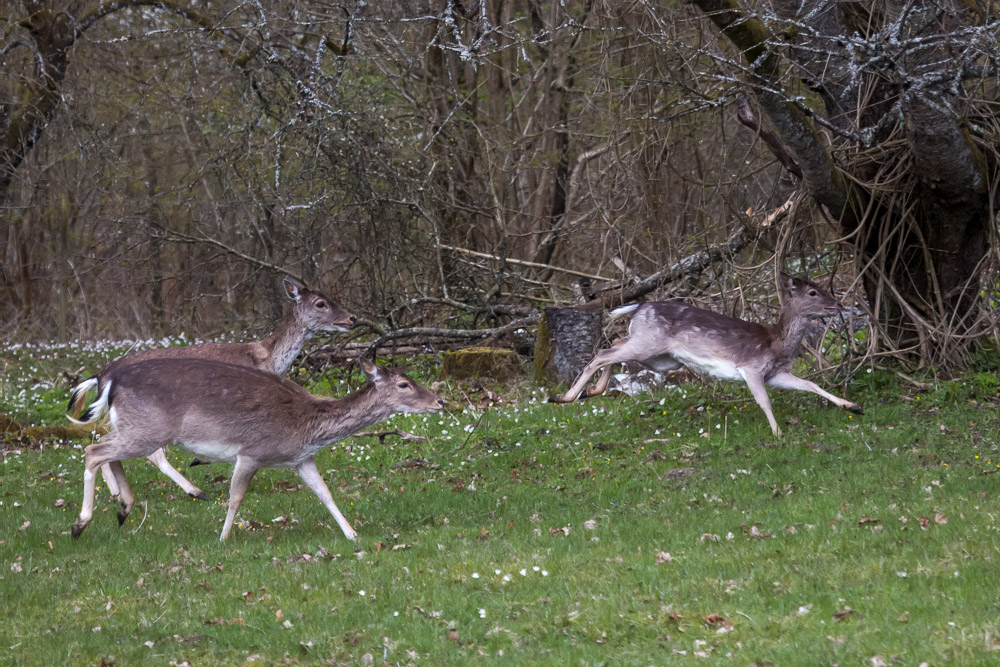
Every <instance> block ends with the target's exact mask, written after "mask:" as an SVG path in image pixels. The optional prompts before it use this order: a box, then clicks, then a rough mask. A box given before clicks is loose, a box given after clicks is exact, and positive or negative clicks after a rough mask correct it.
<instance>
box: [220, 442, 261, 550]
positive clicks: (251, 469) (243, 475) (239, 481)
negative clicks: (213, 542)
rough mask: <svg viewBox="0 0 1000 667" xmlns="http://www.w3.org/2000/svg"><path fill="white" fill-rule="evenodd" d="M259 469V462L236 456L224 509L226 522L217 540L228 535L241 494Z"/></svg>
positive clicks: (241, 497) (238, 507)
mask: <svg viewBox="0 0 1000 667" xmlns="http://www.w3.org/2000/svg"><path fill="white" fill-rule="evenodd" d="M259 469H260V464H258V463H257V462H256V461H254V460H252V459H248V458H245V457H243V456H237V457H236V466H235V467H234V468H233V478H232V480H231V481H230V482H229V509H228V510H227V511H226V522H225V523H224V524H222V535H220V536H219V540H220V541H221V540H224V539H226V538H227V537H229V531H230V530H232V529H233V522H234V521H235V519H236V512H237V510H239V509H240V504H241V503H242V502H243V496H244V495H246V492H247V487H248V486H250V480H251V479H253V476H254V473H256V472H257V470H259Z"/></svg>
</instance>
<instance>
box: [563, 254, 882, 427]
mask: <svg viewBox="0 0 1000 667" xmlns="http://www.w3.org/2000/svg"><path fill="white" fill-rule="evenodd" d="M781 288H782V293H783V296H784V299H783V301H784V305H783V307H782V310H781V316H780V318H779V319H778V324H777V326H773V327H768V326H764V325H761V324H756V323H753V322H747V321H744V320H740V319H737V318H735V317H729V316H727V315H720V314H719V313H714V312H712V311H710V310H704V309H702V308H695V307H693V306H687V305H685V304H682V303H679V302H676V301H651V302H648V303H641V304H639V303H635V304H629V305H627V306H622V307H621V308H616V309H615V310H613V311H611V313H610V316H611V318H612V319H613V318H616V317H621V316H622V315H632V321H631V322H630V323H629V328H628V335H627V336H626V337H625V338H622V339H619V340H618V341H616V342H615V343H614V344H612V346H611V347H610V348H607V349H605V350H601V351H600V352H598V353H597V355H596V356H595V357H594V359H593V360H592V361H591V362H590V363H588V364H587V365H586V367H584V369H583V371H582V372H581V373H580V375H579V376H578V377H577V378H576V380H575V381H574V382H573V385H572V386H571V387H570V388H569V390H568V391H567V392H566V393H565V394H559V395H556V396H552V397H551V398H549V401H550V402H552V403H571V402H573V401H575V400H577V399H578V398H590V397H591V396H597V395H598V394H601V393H603V392H604V391H605V390H606V389H607V388H608V384H609V382H610V380H611V367H612V366H613V365H614V364H617V363H623V362H626V361H637V362H639V363H640V364H642V365H643V366H645V367H646V368H649V369H651V370H654V371H658V372H665V371H671V370H675V369H677V368H680V367H681V366H686V367H687V368H690V369H691V370H692V371H694V372H696V373H703V374H708V375H711V376H712V377H716V378H720V379H723V380H734V381H740V380H742V381H744V382H746V383H747V386H749V387H750V393H752V394H753V397H754V399H755V400H756V401H757V404H758V405H760V408H761V410H763V411H764V415H765V416H766V417H767V422H768V424H770V425H771V432H772V433H774V435H775V436H776V437H777V436H780V435H781V429H780V428H778V423H777V422H776V421H775V419H774V413H773V412H772V411H771V399H770V398H769V397H768V395H767V388H766V385H771V386H772V387H782V388H785V389H796V390H798V391H811V392H813V393H814V394H819V395H820V396H822V397H823V398H825V399H826V400H828V401H830V402H831V403H833V404H834V405H838V406H840V407H842V408H844V409H846V410H850V411H851V412H853V413H855V414H864V413H863V412H862V410H861V408H860V407H859V406H858V404H857V403H852V402H851V401H848V400H846V399H843V398H840V397H838V396H834V395H833V394H831V393H829V392H828V391H825V390H824V389H822V388H821V387H819V386H818V385H817V384H816V383H814V382H810V381H809V380H804V379H802V378H800V377H797V376H795V375H793V374H792V370H791V369H792V362H793V361H794V360H795V357H796V356H797V355H798V353H799V347H800V345H801V343H802V339H803V337H805V335H806V333H807V330H808V327H809V323H810V322H811V321H812V320H816V319H823V318H827V317H831V316H833V315H837V314H839V313H841V312H843V310H844V307H843V305H842V304H841V303H840V302H838V301H837V300H836V299H834V298H833V297H832V296H831V295H830V294H829V293H828V292H827V291H825V290H824V289H823V288H822V287H820V286H819V285H817V284H816V283H814V282H812V281H809V280H806V279H804V278H795V277H792V276H789V275H787V274H785V273H782V274H781ZM602 368H603V369H604V370H603V372H602V373H601V376H600V378H599V379H598V381H597V383H596V385H595V386H594V387H593V388H592V389H587V382H588V381H589V380H590V378H591V377H593V375H594V373H596V372H597V371H598V370H601V369H602Z"/></svg>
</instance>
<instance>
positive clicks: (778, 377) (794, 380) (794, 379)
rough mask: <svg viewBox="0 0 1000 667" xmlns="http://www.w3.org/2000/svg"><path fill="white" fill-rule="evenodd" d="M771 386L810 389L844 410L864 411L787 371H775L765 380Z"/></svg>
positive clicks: (854, 404) (858, 412) (860, 413)
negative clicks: (772, 375)
mask: <svg viewBox="0 0 1000 667" xmlns="http://www.w3.org/2000/svg"><path fill="white" fill-rule="evenodd" d="M767 383H768V384H769V385H771V386H772V387H781V388H782V389H795V390H798V391H811V392H812V393H814V394H819V395H820V396H822V397H823V398H825V399H826V400H828V401H830V402H831V403H833V404H834V405H837V406H839V407H841V408H844V409H845V410H850V411H851V412H853V413H854V414H856V415H863V414H864V411H863V410H862V409H861V406H859V405H858V404H857V403H853V402H851V401H848V400H846V399H843V398H840V397H839V396H834V395H833V394H831V393H830V392H828V391H826V390H824V389H823V388H822V387H820V386H819V385H818V384H816V383H815V382H810V381H809V380H804V379H803V378H800V377H798V376H796V375H792V374H791V373H789V372H787V371H782V372H780V373H775V375H774V377H772V378H771V379H770V380H768V381H767Z"/></svg>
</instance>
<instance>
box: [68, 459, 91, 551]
mask: <svg viewBox="0 0 1000 667" xmlns="http://www.w3.org/2000/svg"><path fill="white" fill-rule="evenodd" d="M96 472H97V467H96V466H91V465H89V464H86V465H85V466H84V469H83V505H81V506H80V516H78V517H77V518H76V522H75V523H74V524H73V528H72V530H71V531H70V532H71V533H72V535H73V539H76V538H78V537H80V535H81V534H82V533H83V531H84V530H86V529H87V526H89V525H90V520H91V518H93V516H94V489H95V488H96V486H97V477H96V475H95V473H96Z"/></svg>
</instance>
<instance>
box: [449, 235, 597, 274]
mask: <svg viewBox="0 0 1000 667" xmlns="http://www.w3.org/2000/svg"><path fill="white" fill-rule="evenodd" d="M438 247H439V248H441V249H442V250H451V251H452V252H459V253H463V254H466V255H472V256H473V257H482V258H484V259H492V260H494V261H497V262H506V263H507V264H514V265H517V266H530V267H531V268H533V269H545V270H546V271H556V272H557V273H566V274H569V275H571V276H580V277H581V278H590V279H591V280H602V281H606V280H610V278H605V277H604V276H595V275H594V274H592V273H584V272H583V271H574V270H573V269H564V268H562V267H559V266H552V265H551V264H541V263H539V262H529V261H527V260H524V259H513V258H511V257H498V256H497V255H490V254H488V253H485V252H478V251H476V250H469V249H467V248H456V247H455V246H450V245H445V244H443V243H439V244H438Z"/></svg>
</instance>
